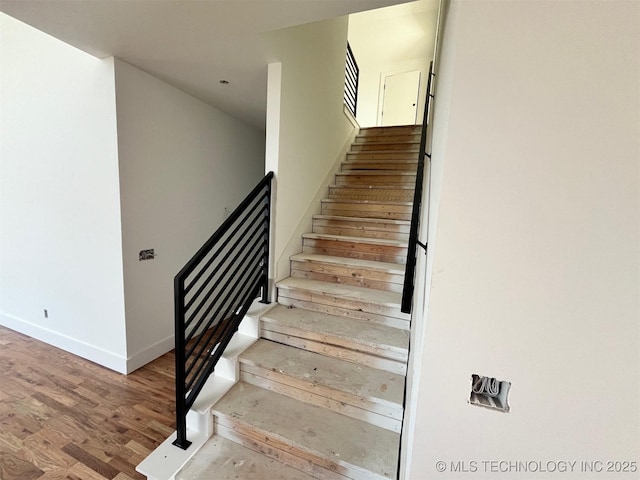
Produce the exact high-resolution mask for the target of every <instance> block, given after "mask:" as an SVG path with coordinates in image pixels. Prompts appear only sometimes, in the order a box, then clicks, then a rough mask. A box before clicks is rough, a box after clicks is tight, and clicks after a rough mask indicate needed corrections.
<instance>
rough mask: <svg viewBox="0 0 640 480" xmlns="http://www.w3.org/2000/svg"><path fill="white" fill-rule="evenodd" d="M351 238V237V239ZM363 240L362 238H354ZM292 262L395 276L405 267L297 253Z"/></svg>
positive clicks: (389, 263) (371, 261) (401, 272)
mask: <svg viewBox="0 0 640 480" xmlns="http://www.w3.org/2000/svg"><path fill="white" fill-rule="evenodd" d="M314 235H323V234H314ZM352 238H353V237H352ZM356 238H363V237H356ZM291 260H292V261H297V262H317V263H330V264H334V265H344V266H346V267H352V268H358V269H367V270H375V271H378V272H386V273H393V274H396V275H404V272H405V266H404V265H402V264H401V263H391V262H377V261H374V260H363V259H360V258H350V257H334V256H332V255H321V254H317V253H298V254H296V255H293V256H292V257H291Z"/></svg>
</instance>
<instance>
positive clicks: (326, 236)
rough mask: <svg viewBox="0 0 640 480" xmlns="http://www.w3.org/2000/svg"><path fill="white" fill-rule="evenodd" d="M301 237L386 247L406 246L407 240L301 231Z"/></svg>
mask: <svg viewBox="0 0 640 480" xmlns="http://www.w3.org/2000/svg"><path fill="white" fill-rule="evenodd" d="M302 238H303V239H304V238H310V239H311V238H312V239H316V240H333V241H336V242H354V243H366V244H368V245H383V246H387V247H399V248H403V247H405V248H406V247H407V242H405V241H402V240H392V239H389V238H369V237H351V236H347V235H332V234H330V233H303V234H302ZM382 263H388V262H382Z"/></svg>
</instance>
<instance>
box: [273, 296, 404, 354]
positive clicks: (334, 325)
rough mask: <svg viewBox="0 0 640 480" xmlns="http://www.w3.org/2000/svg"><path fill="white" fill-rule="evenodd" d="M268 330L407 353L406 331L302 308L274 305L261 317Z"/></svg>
mask: <svg viewBox="0 0 640 480" xmlns="http://www.w3.org/2000/svg"><path fill="white" fill-rule="evenodd" d="M261 320H262V322H264V323H265V324H269V327H266V328H272V327H271V326H272V325H273V326H275V325H280V326H283V327H287V329H288V330H287V331H298V332H301V333H302V332H304V333H305V334H308V335H309V338H313V339H315V340H320V341H323V342H331V343H334V344H338V345H341V346H349V347H350V348H352V349H356V350H361V351H371V350H372V349H375V350H376V351H377V350H389V351H393V352H396V353H400V354H403V355H407V354H408V351H409V331H408V330H401V329H399V328H394V327H389V326H387V325H382V324H378V323H374V322H370V321H367V320H358V319H355V318H345V317H342V316H338V315H329V314H328V313H322V312H313V311H310V310H304V309H302V308H289V307H286V306H284V305H277V306H276V307H274V308H272V309H271V310H269V312H267V314H266V315H263V316H262V317H261Z"/></svg>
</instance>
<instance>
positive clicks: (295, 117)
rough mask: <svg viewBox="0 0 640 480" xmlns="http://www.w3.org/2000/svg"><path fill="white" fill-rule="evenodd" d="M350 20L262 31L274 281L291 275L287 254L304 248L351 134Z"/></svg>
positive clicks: (353, 129)
mask: <svg viewBox="0 0 640 480" xmlns="http://www.w3.org/2000/svg"><path fill="white" fill-rule="evenodd" d="M347 24H348V19H347V17H340V18H336V19H332V20H325V21H322V22H316V23H311V24H307V25H302V26H297V27H291V28H287V29H283V30H278V31H276V32H270V33H269V34H267V35H266V36H265V40H266V41H267V43H268V45H269V51H270V52H271V59H272V60H273V64H272V65H270V68H269V87H268V91H267V94H268V100H267V107H268V111H267V145H268V147H267V152H268V156H267V159H266V169H267V170H273V171H274V172H275V175H276V180H275V183H276V185H275V189H276V192H277V193H276V203H275V208H274V220H275V232H274V241H273V249H272V251H273V252H274V267H273V272H272V273H273V276H274V278H275V279H276V280H279V279H282V278H285V277H287V276H288V275H289V256H290V255H292V254H294V253H297V252H300V251H301V250H302V239H301V238H300V233H301V232H310V231H311V214H312V213H313V211H314V210H315V211H316V212H319V211H320V201H319V198H321V195H319V194H321V193H322V192H321V190H322V189H326V182H327V181H328V180H327V179H328V178H330V172H331V170H332V169H333V168H335V165H336V162H339V161H340V160H341V159H344V152H345V145H348V144H349V143H350V140H351V139H352V138H353V135H354V134H355V132H356V129H355V127H354V126H353V124H352V123H351V121H350V120H349V118H348V117H347V116H346V115H345V113H344V112H343V108H342V105H343V92H344V73H345V55H346V48H347ZM278 64H279V65H278ZM341 157H342V158H341ZM324 193H326V190H325V192H324ZM310 205H311V207H310ZM313 205H315V208H314V207H313Z"/></svg>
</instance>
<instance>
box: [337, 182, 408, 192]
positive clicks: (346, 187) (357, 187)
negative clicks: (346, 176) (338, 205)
mask: <svg viewBox="0 0 640 480" xmlns="http://www.w3.org/2000/svg"><path fill="white" fill-rule="evenodd" d="M329 188H339V189H344V190H410V191H413V190H415V187H414V186H411V185H338V184H335V185H329Z"/></svg>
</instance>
